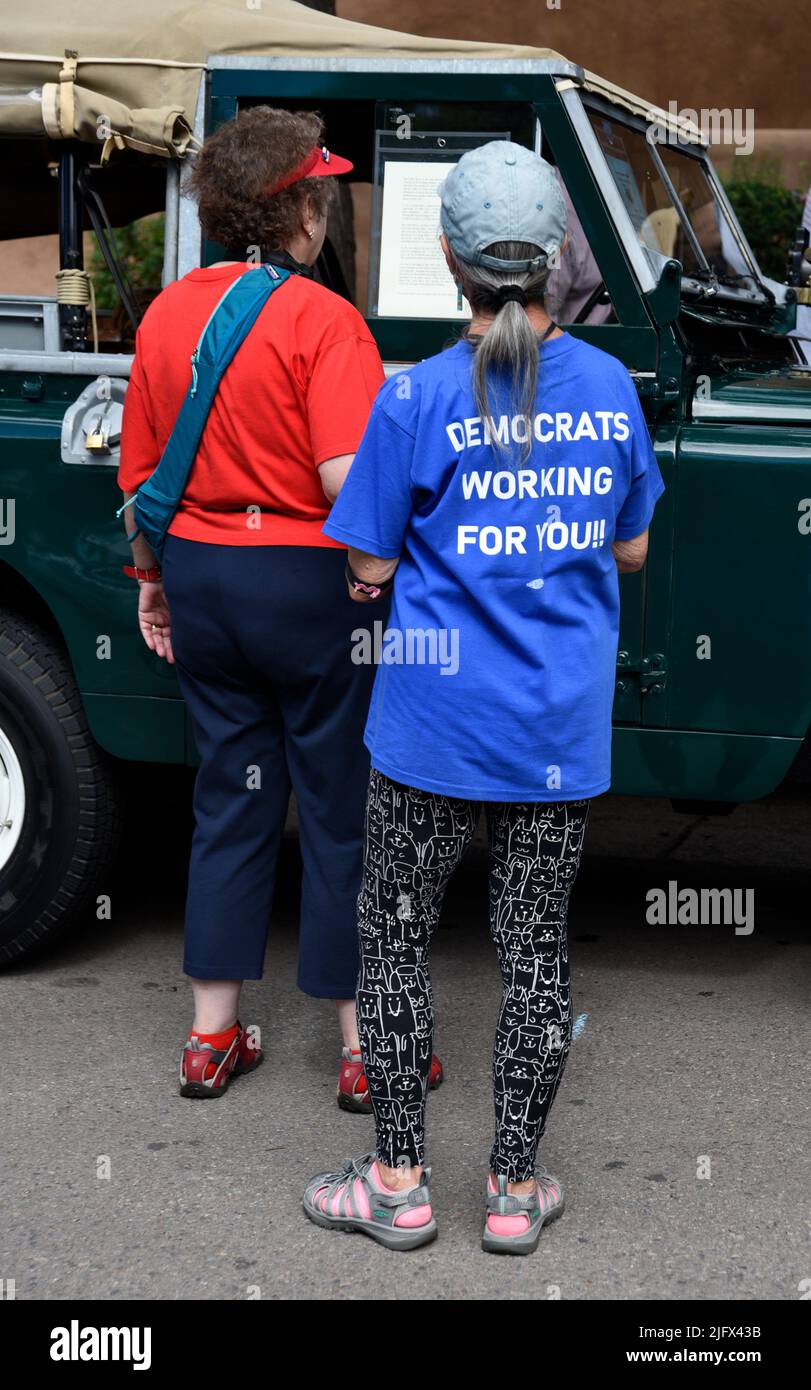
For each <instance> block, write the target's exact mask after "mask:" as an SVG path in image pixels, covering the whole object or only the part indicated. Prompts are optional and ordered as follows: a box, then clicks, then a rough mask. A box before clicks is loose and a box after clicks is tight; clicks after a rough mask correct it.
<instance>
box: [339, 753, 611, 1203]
mask: <svg viewBox="0 0 811 1390" xmlns="http://www.w3.org/2000/svg"><path fill="white" fill-rule="evenodd" d="M588 806H589V803H588V801H561V802H548V801H545V802H496V801H488V802H485V803H484V807H485V812H486V817H487V831H488V839H489V845H490V930H491V933H492V936H493V941H494V942H495V947H496V952H497V955H498V963H499V967H500V970H501V978H502V982H503V987H504V988H503V994H502V999H501V1009H500V1012H499V1017H498V1025H497V1028H496V1040H495V1048H494V1052H493V1089H494V1097H495V1110H496V1135H495V1143H494V1145H493V1151H492V1155H491V1166H492V1169H493V1171H494V1172H495V1173H497V1174H504V1176H505V1177H506V1178H507V1179H508V1180H509V1181H510V1182H522V1181H524V1180H526V1179H529V1178H531V1177H532V1176H533V1173H534V1171H535V1158H536V1151H537V1147H538V1140H539V1139H540V1137H541V1135H542V1134H543V1132H544V1129H545V1126H546V1120H547V1116H548V1114H549V1110H550V1107H551V1105H552V1101H553V1100H554V1098H555V1093H556V1091H557V1089H558V1086H559V1085H560V1080H561V1077H562V1075H563V1069H564V1066H565V1065H566V1057H567V1055H568V1051H569V1042H570V1038H571V1026H572V1013H571V999H570V991H569V952H568V942H567V930H566V915H567V908H568V902H569V894H570V892H571V889H572V885H573V883H574V880H575V877H576V875H577V869H578V865H579V863H580V854H581V851H582V848H583V837H584V834H585V829H586V819H587V816H588ZM480 810H481V803H480V802H475V801H463V800H458V799H457V798H455V797H448V796H441V795H438V794H436V793H434V792H426V791H418V790H417V789H416V788H414V787H407V786H403V785H402V784H401V783H399V782H393V781H391V780H390V779H389V778H388V777H385V776H384V775H383V773H381V772H378V771H376V770H373V771H372V774H371V779H370V782H369V795H368V801H367V807H366V837H365V850H364V875H363V885H362V888H361V892H360V896H359V898H358V925H359V931H360V951H361V965H360V975H359V979H358V1022H359V1030H360V1041H361V1050H362V1053H363V1061H364V1065H365V1070H366V1079H367V1083H368V1086H369V1094H370V1098H371V1102H372V1108H373V1110H374V1117H375V1126H376V1130H377V1154H378V1157H379V1158H380V1159H381V1160H382V1162H383V1163H386V1164H388V1165H390V1166H391V1167H396V1166H397V1165H398V1164H408V1165H414V1164H421V1163H423V1162H424V1143H425V1094H426V1085H427V1080H428V1069H429V1066H430V1061H431V1051H432V1045H433V1025H434V1009H433V998H432V994H431V982H430V978H429V974H428V951H429V946H430V941H431V934H432V932H433V929H434V927H435V926H436V924H437V922H438V920H439V914H440V911H441V908H442V900H443V898H444V895H445V889H446V888H447V886H448V882H449V880H450V877H451V875H452V873H453V871H454V869H455V868H456V867H457V865H458V864H459V862H460V861H461V859H462V856H463V854H464V853H465V851H466V849H467V848H468V846H469V845H470V842H471V840H472V838H473V835H474V832H475V830H476V825H477V822H478V819H479V814H480Z"/></svg>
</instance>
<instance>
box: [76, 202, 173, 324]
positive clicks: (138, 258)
mask: <svg viewBox="0 0 811 1390" xmlns="http://www.w3.org/2000/svg"><path fill="white" fill-rule="evenodd" d="M164 222H165V218H164V215H163V213H158V214H153V215H152V216H150V217H141V218H139V220H138V221H137V222H130V223H129V225H128V226H126V227H116V229H115V244H116V247H117V248H118V259H119V260H120V261H123V263H124V267H125V269H126V271H127V274H128V276H129V278H130V282H131V284H132V286H133V289H135V290H139V289H160V285H161V272H162V270H163V233H164ZM87 268H88V270H89V271H90V274H91V275H92V277H93V284H94V286H95V289H96V304H97V305H98V307H99V308H100V309H115V308H116V306H117V304H118V292H117V290H116V287H115V282H114V281H113V277H112V275H111V274H110V272H109V271H108V269H107V267H106V265H105V264H104V258H103V256H102V254H101V251H100V250H99V248H98V244H97V243H96V241H95V238H94V241H93V249H92V251H91V254H90V261H89V264H88V267H87Z"/></svg>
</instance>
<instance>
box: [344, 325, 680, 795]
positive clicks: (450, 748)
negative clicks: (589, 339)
mask: <svg viewBox="0 0 811 1390" xmlns="http://www.w3.org/2000/svg"><path fill="white" fill-rule="evenodd" d="M473 355H474V350H473V348H472V347H471V345H470V344H469V343H466V342H464V341H463V340H462V341H460V342H458V343H456V344H455V345H454V347H452V348H450V349H448V350H447V351H445V352H442V353H440V354H438V355H437V356H436V357H430V358H428V359H427V360H426V361H424V362H420V363H419V364H418V365H417V366H415V367H413V368H412V369H411V371H409V372H403V373H402V374H401V375H400V376H395V377H392V378H390V379H389V380H388V381H387V382H386V383H385V385H384V386H382V387H381V389H380V391H379V393H378V395H377V398H376V400H375V403H374V406H373V408H372V413H371V416H370V418H369V423H368V425H367V428H366V432H365V434H364V436H363V439H362V441H361V444H360V447H359V449H358V452H357V454H356V456H355V459H354V462H353V464H352V467H351V468H350V470H349V475H348V477H347V479H346V482H345V483H344V485H343V487H342V488H341V491H340V493H339V495H338V498H337V500H336V502H335V504H334V506H333V508H332V511H331V513H330V516H329V518H328V520H327V522H326V524H325V526H324V530H325V531H326V533H327V535H330V536H333V537H334V538H335V539H336V540H340V541H344V542H345V543H346V544H347V545H351V546H355V547H356V548H357V549H359V550H364V551H367V552H369V553H370V554H372V555H377V556H380V557H385V558H392V557H394V556H398V555H399V556H400V564H399V566H398V569H397V573H396V577H395V583H394V595H393V601H392V607H391V612H390V615H389V619H388V624H387V625H386V626H385V627H384V625H383V624H382V623H378V624H377V629H378V630H377V632H376V633H375V636H374V640H372V641H369V640H368V639H364V641H362V640H361V634H360V631H359V633H358V645H357V648H355V649H353V651H352V659H353V660H355V661H362V660H374V661H377V662H379V667H378V672H377V677H376V681H375V686H374V693H373V696H372V703H371V706H370V710H369V717H368V721H367V724H366V735H365V741H366V745H367V747H368V748H369V751H370V753H371V758H372V765H373V767H376V768H378V769H379V771H381V772H383V773H385V774H386V775H387V776H388V777H391V778H392V779H394V780H395V781H397V782H404V783H406V784H408V785H410V786H414V787H421V788H423V789H424V790H426V791H435V792H443V793H445V794H446V795H448V796H455V797H463V798H467V799H469V800H483V801H572V800H579V799H580V798H583V797H590V796H596V795H597V794H598V793H599V792H604V791H605V790H606V789H607V788H608V786H609V783H610V780H611V707H612V700H613V693H614V682H615V678H616V669H615V667H616V654H617V633H618V625H619V586H618V580H617V567H616V563H615V561H614V558H613V555H612V553H611V543H612V541H613V540H615V539H617V540H628V539H630V538H631V537H633V536H637V535H639V534H640V532H642V531H644V530H645V528H646V527H647V526H648V524H649V522H650V520H651V516H652V514H653V509H654V506H655V503H656V499H657V498H658V497H659V496H660V495H661V493H662V491H663V486H664V485H663V483H662V479H661V475H660V473H659V469H658V466H657V464H656V460H655V458H654V454H653V449H652V447H651V441H650V436H649V434H648V430H647V426H646V424H645V419H644V416H643V414H642V411H641V408H640V405H639V401H638V399H637V394H636V390H635V388H634V384H633V382H632V381H631V378H630V376H629V374H628V372H627V371H626V369H625V367H624V366H623V365H622V364H621V363H620V362H619V361H617V359H616V358H614V357H611V356H609V354H607V353H604V352H601V351H600V350H599V349H598V348H595V347H592V346H591V345H589V344H587V343H584V342H583V341H581V340H580V339H577V338H572V337H570V336H569V334H566V333H564V334H563V335H562V336H561V337H558V338H553V339H551V340H550V341H548V342H546V343H545V344H544V345H543V347H542V348H541V349H540V365H539V372H538V387H537V393H536V402H535V412H536V413H535V415H534V418H533V419H532V452H531V454H530V456H529V457H528V458H527V460H526V462H522V461H521V459H520V456H519V448H518V446H519V444H520V441H521V438H522V434H523V432H524V430H525V429H526V420H525V419H524V420H522V417H521V415H520V413H519V414H517V415H516V414H512V415H510V414H509V413H508V412H509V400H508V398H507V396H506V394H503V393H506V390H507V388H506V385H505V384H504V383H502V387H501V388H500V387H499V384H498V381H497V382H496V390H497V392H500V394H498V397H497V401H496V409H495V410H494V411H493V423H494V425H495V428H496V431H497V433H498V436H499V438H501V439H503V440H505V441H506V442H507V447H508V448H509V450H510V452H509V454H508V455H507V456H506V457H505V456H504V455H500V454H499V453H498V452H497V449H496V446H495V444H494V443H493V442H492V435H491V428H490V426H489V424H486V423H485V422H483V421H482V419H481V418H480V416H479V414H478V411H477V408H476V404H475V398H474V393H473V384H472V373H471V364H472V361H473ZM502 404H503V405H504V410H503V412H502V413H499V409H500V406H501V405H502ZM361 611H362V612H363V620H364V622H367V621H369V620H373V619H374V607H373V606H369V607H366V608H364V609H363V610H360V609H359V613H360V612H361Z"/></svg>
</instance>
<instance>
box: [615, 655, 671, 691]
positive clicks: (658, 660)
mask: <svg viewBox="0 0 811 1390" xmlns="http://www.w3.org/2000/svg"><path fill="white" fill-rule="evenodd" d="M629 675H632V676H636V678H637V680H638V682H639V693H640V695H662V694H663V693H664V689H665V686H666V684H667V667H666V666H665V658H664V655H663V654H662V652H653V653H652V654H651V655H650V656H643V657H642V659H641V660H640V661H632V660H631V654H630V652H626V651H619V652H617V689H618V690H620V691H625V690H627V688H628V683H627V681H626V679H625V678H626V676H629Z"/></svg>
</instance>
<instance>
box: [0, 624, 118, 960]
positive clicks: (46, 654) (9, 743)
mask: <svg viewBox="0 0 811 1390" xmlns="http://www.w3.org/2000/svg"><path fill="white" fill-rule="evenodd" d="M118 826H119V816H118V804H117V798H116V794H115V784H114V778H113V771H112V765H111V763H110V761H109V759H108V758H107V757H106V756H105V755H104V753H103V752H102V751H101V749H100V748H99V747H98V745H97V744H96V742H95V741H94V739H93V737H92V735H91V733H90V731H89V729H88V727H87V722H86V720H85V716H84V710H83V708H82V701H81V697H80V695H79V691H78V689H77V687H76V682H75V680H74V677H73V672H72V670H71V667H70V662H69V660H68V657H67V653H66V652H65V650H64V648H63V647H62V646H61V644H60V643H59V641H58V639H56V638H54V637H53V636H51V635H50V634H49V633H47V632H45V631H44V630H43V629H42V628H40V627H38V626H37V624H36V623H34V622H32V621H30V620H29V619H28V618H22V617H20V616H18V615H17V614H14V613H11V612H8V611H7V610H5V609H2V608H0V967H2V966H6V965H9V964H10V963H12V962H14V961H17V960H19V959H20V958H21V957H22V956H25V955H28V954H29V953H30V952H32V951H34V950H37V949H38V948H40V947H41V946H43V945H47V944H49V943H50V942H51V941H52V940H53V939H54V938H55V937H56V936H57V935H59V934H60V933H61V932H63V931H64V930H65V929H66V928H67V927H68V926H70V925H71V924H72V923H74V922H75V921H76V920H77V919H78V918H79V917H80V916H81V914H82V913H83V912H84V911H85V910H86V909H87V908H88V907H89V905H90V904H91V902H92V901H93V899H94V896H95V893H96V890H97V888H98V887H99V886H100V882H101V880H102V878H103V876H104V874H105V871H106V870H107V868H108V866H109V864H110V862H111V859H112V858H113V856H114V854H115V849H116V846H117V842H118Z"/></svg>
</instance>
